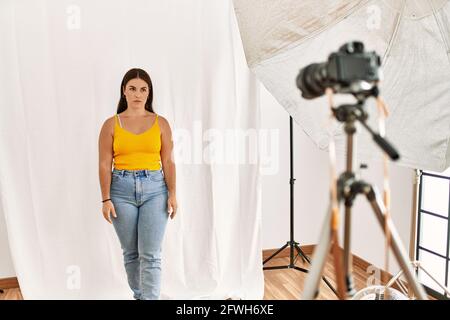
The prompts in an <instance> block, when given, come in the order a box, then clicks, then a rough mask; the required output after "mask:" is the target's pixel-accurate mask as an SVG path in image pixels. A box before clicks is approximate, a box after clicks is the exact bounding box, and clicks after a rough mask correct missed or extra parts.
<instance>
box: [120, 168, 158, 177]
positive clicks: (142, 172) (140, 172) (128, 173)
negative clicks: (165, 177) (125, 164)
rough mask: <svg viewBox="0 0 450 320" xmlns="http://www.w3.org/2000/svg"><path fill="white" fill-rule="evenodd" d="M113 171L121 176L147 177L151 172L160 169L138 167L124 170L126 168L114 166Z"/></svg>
mask: <svg viewBox="0 0 450 320" xmlns="http://www.w3.org/2000/svg"><path fill="white" fill-rule="evenodd" d="M112 172H113V173H118V174H120V175H122V177H123V176H135V177H144V176H145V177H148V176H149V175H152V174H157V173H162V172H163V170H162V169H158V170H148V169H138V170H126V169H116V168H114V169H113V171H112Z"/></svg>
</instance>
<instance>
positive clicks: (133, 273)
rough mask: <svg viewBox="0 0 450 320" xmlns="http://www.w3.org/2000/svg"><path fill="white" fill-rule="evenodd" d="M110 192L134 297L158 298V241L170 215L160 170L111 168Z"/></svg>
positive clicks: (159, 282)
mask: <svg viewBox="0 0 450 320" xmlns="http://www.w3.org/2000/svg"><path fill="white" fill-rule="evenodd" d="M110 194H111V200H112V202H113V204H114V208H115V210H116V214H117V218H114V217H112V221H113V225H114V229H115V230H116V233H117V236H118V238H119V241H120V244H121V247H122V250H123V258H124V265H125V270H126V273H127V278H128V284H129V285H130V288H131V290H132V291H133V293H134V298H135V299H140V300H157V299H159V295H160V286H161V244H162V241H163V238H164V231H165V229H166V225H167V220H168V216H169V215H168V213H167V198H168V189H167V185H166V182H165V179H164V174H163V171H162V170H119V169H114V170H113V172H112V181H111V189H110Z"/></svg>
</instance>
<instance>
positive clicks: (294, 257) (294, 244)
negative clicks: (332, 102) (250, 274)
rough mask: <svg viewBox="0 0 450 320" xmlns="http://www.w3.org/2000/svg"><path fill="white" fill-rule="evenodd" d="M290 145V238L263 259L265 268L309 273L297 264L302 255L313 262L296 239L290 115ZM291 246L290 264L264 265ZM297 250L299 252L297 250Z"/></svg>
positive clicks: (326, 281)
mask: <svg viewBox="0 0 450 320" xmlns="http://www.w3.org/2000/svg"><path fill="white" fill-rule="evenodd" d="M289 145H290V179H289V184H290V221H289V226H290V238H289V241H288V242H287V243H286V244H285V245H284V246H282V247H281V248H280V249H278V250H277V251H276V252H275V253H274V254H272V255H271V256H270V257H269V258H267V259H266V260H264V261H263V270H275V269H295V270H298V271H301V272H304V273H308V270H306V269H304V268H301V267H298V266H296V265H295V262H296V261H297V258H298V257H299V256H300V257H301V258H302V260H303V262H305V261H306V262H308V263H309V264H311V261H310V259H309V258H308V257H307V256H306V254H305V253H304V252H303V250H302V249H301V248H300V247H299V243H298V242H297V241H295V240H294V183H295V178H294V137H293V121H292V117H291V116H290V117H289ZM287 247H289V264H288V265H283V266H272V267H264V265H265V264H266V263H267V262H269V261H270V260H271V259H273V258H274V257H275V256H277V255H278V254H279V253H280V252H281V251H283V250H284V249H285V248H287ZM295 250H296V251H297V253H296V252H295ZM322 279H323V281H324V282H325V283H326V284H327V286H328V287H329V288H330V289H331V290H332V291H333V292H334V294H336V295H337V292H336V289H334V288H333V286H332V285H331V283H330V282H329V281H328V279H327V278H325V277H322Z"/></svg>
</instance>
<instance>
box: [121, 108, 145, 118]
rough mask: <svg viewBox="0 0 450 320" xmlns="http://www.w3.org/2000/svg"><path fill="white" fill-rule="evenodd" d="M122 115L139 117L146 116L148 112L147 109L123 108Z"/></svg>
mask: <svg viewBox="0 0 450 320" xmlns="http://www.w3.org/2000/svg"><path fill="white" fill-rule="evenodd" d="M122 115H123V116H124V117H128V118H140V117H146V116H149V115H150V112H149V111H147V110H145V109H144V110H137V111H133V110H129V109H127V110H125V111H124V112H122Z"/></svg>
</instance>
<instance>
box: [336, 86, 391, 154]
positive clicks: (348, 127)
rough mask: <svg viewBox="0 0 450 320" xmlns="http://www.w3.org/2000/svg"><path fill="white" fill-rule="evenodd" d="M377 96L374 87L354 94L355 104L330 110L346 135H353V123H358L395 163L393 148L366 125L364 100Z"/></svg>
mask: <svg viewBox="0 0 450 320" xmlns="http://www.w3.org/2000/svg"><path fill="white" fill-rule="evenodd" d="M378 95H379V90H378V87H377V86H374V87H373V88H372V89H371V90H369V91H364V92H361V93H360V94H354V96H355V98H356V99H357V102H356V103H355V104H343V105H340V106H338V107H335V108H332V110H333V115H334V117H335V118H336V120H337V121H339V122H343V123H345V127H344V130H345V132H346V134H354V133H355V132H356V128H355V124H354V123H355V121H359V122H360V123H361V124H362V125H363V127H364V128H366V130H367V131H368V132H369V133H370V134H371V136H372V139H373V140H374V141H375V143H376V144H377V145H378V146H379V147H380V148H381V149H382V150H383V151H384V152H385V153H386V154H387V155H388V156H389V158H391V159H392V160H394V161H396V160H398V159H400V155H399V153H398V152H397V150H396V149H395V148H394V146H393V145H392V144H391V143H390V142H389V141H387V140H386V139H385V138H383V137H382V136H381V135H380V134H379V133H376V132H375V131H373V130H372V128H370V126H369V125H368V124H367V122H366V121H367V119H368V118H369V115H368V113H367V112H366V110H365V108H364V106H365V103H366V100H367V99H368V98H369V97H371V96H372V97H375V98H377V97H378Z"/></svg>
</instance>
